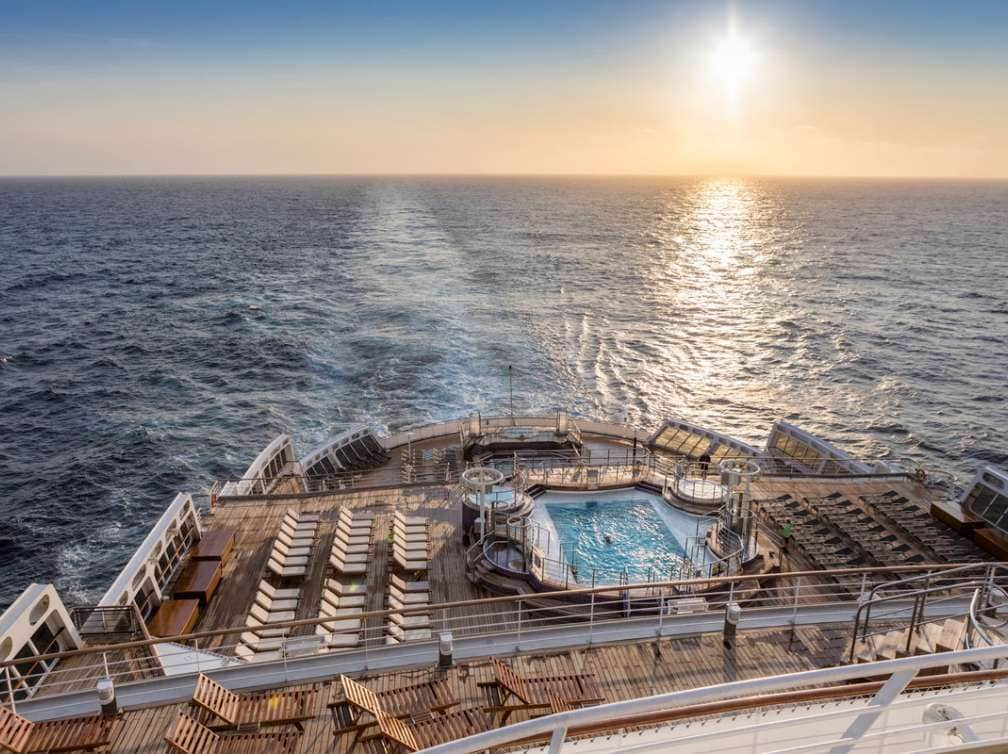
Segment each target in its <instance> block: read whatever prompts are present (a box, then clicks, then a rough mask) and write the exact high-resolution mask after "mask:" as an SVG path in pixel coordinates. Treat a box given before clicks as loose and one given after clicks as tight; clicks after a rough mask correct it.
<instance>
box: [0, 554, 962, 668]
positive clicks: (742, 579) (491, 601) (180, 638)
mask: <svg viewBox="0 0 1008 754" xmlns="http://www.w3.org/2000/svg"><path fill="white" fill-rule="evenodd" d="M961 567H962V566H961V565H960V564H954V565H953V564H950V565H943V564H931V565H928V564H923V565H921V564H914V565H900V566H885V567H871V566H864V567H856V568H838V569H833V570H829V571H823V570H811V571H791V572H788V573H782V574H773V578H774V579H776V580H777V581H794V582H798V583H801V580H802V579H804V578H809V577H812V578H829V577H834V578H835V577H838V576H855V575H856V576H862V575H864V576H865V577H866V576H867V575H870V574H877V575H879V576H882V575H885V574H892V573H909V572H920V571H922V570H930V571H931V572H932V573H933V574H938V575H943V574H944V573H946V572H948V571H954V570H957V569H959V568H961ZM766 578H768V575H767V574H763V573H759V574H736V575H734V576H708V577H701V578H695V579H678V580H667V581H652V582H641V583H633V584H626V585H623V586H620V587H619V588H618V589H619V591H625V592H628V593H629V592H635V591H636V592H640V593H642V594H645V595H646V594H647V593H648V591H649V590H651V591H653V590H654V589H656V588H668V589H670V590H671V589H676V590H680V591H686V590H690V589H695V588H697V587H701V586H706V587H707V588H714V587H716V586H718V585H725V586H726V587H728V586H730V585H736V587H737V585H739V584H745V583H749V582H758V581H759V580H760V579H766ZM615 591H617V588H616V587H614V586H613V585H611V584H607V585H601V586H595V587H578V588H575V589H561V590H554V591H549V592H538V593H536V594H535V595H529V594H512V595H503V596H499V597H488V598H484V599H477V600H458V601H454V602H440V603H435V604H432V605H418V606H404V607H402V608H396V609H387V610H373V611H368V612H364V613H362V614H361V615H360V616H359V617H360V618H361V620H362V621H364V620H367V619H386V618H388V617H389V616H390V615H392V614H395V613H400V614H403V615H407V614H420V613H425V612H430V611H431V610H432V609H436V610H449V609H460V608H474V609H480V608H483V607H487V606H490V605H504V604H509V603H520V602H529V601H530V600H553V599H568V598H571V597H574V598H579V597H580V598H590V597H591V595H593V594H594V595H602V596H606V595H612V594H613V593H614V592H615ZM570 601H571V603H572V604H576V603H575V601H574V600H570ZM849 601H850V600H849V599H848V600H843V602H849ZM331 622H332V618H326V617H316V618H304V619H301V620H295V621H287V622H283V623H279V622H278V623H272V624H270V627H271V628H276V629H293V628H300V627H306V626H309V627H314V626H317V625H320V624H322V623H331ZM248 630H249V629H248V627H247V626H233V627H229V628H221V629H216V630H213V631H200V632H194V633H190V634H180V635H177V636H166V637H160V638H156V639H148V640H142V641H134V642H124V643H120V644H111V645H102V646H94V647H84V648H81V649H75V650H70V651H67V652H57V653H52V654H48V655H38V656H37V657H34V658H33V659H34V660H39V659H44V660H48V659H54V658H59V659H62V658H66V657H73V656H81V655H87V654H100V653H102V652H108V651H113V650H116V649H134V648H140V647H147V646H151V645H154V644H158V643H162V642H165V641H172V642H176V643H181V642H184V641H189V640H194V639H195V640H202V639H210V638H215V637H223V636H232V635H237V634H241V633H244V632H246V631H248ZM19 662H23V660H16V659H10V660H5V661H0V668H4V667H7V666H12V665H15V664H17V663H19Z"/></svg>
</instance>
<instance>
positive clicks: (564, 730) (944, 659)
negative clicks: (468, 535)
mask: <svg viewBox="0 0 1008 754" xmlns="http://www.w3.org/2000/svg"><path fill="white" fill-rule="evenodd" d="M1004 657H1008V644H1005V645H999V646H994V647H984V648H980V649H965V650H960V651H957V652H943V653H941V654H938V655H919V656H915V657H904V658H901V659H897V660H884V661H881V662H874V663H865V664H859V665H840V666H837V667H832V668H823V669H819V670H807V671H804V672H800V673H790V674H786V675H777V676H769V677H765V678H755V679H750V680H745V681H735V682H733V683H725V684H720V685H716V686H706V687H702V688H698V689H689V690H686V691H674V692H671V693H667V694H658V695H655V696H650V697H643V698H639V699H631V700H627V701H622V702H614V703H611V704H604V705H600V706H597V707H584V708H582V709H577V710H572V711H570V712H561V713H557V714H552V715H545V716H543V717H537V718H532V719H531V720H526V721H524V722H520V723H515V724H514V725H509V726H506V727H503V728H498V729H496V730H492V731H488V732H485V733H479V734H476V735H474V736H469V737H467V738H462V739H458V740H456V741H452V742H449V743H446V744H441V745H439V746H433V747H431V748H429V749H426V750H425V752H426V754H475V752H480V751H484V750H490V749H497V748H500V747H506V746H509V745H511V744H517V743H519V742H526V741H539V740H542V739H547V738H548V739H549V741H550V747H549V751H550V752H551V754H556V752H559V751H560V750H561V749H562V747H563V743H564V741H565V739H566V738H567V735H568V732H569V731H572V729H573V732H577V731H578V730H579V729H583V728H587V727H589V726H597V725H603V724H608V725H609V726H610V727H623V725H624V723H623V721H625V720H627V719H628V718H631V719H632V718H635V717H639V716H642V715H647V714H652V713H653V714H658V713H662V712H664V711H667V710H674V709H678V708H680V707H684V706H688V705H693V704H698V703H703V702H710V701H715V700H724V699H729V698H731V697H733V696H741V695H748V696H755V695H764V694H769V693H771V692H777V691H781V690H783V689H799V688H802V687H811V686H818V685H823V684H839V683H843V682H845V681H850V680H855V679H862V678H865V677H878V676H889V680H888V681H886V682H885V683H883V684H882V686H881V688H880V689H879V691H878V693H877V694H876V695H875V696H874V697H873V698H872V700H871V701H870V702H868V706H871V707H874V708H881V709H882V710H884V709H885V708H886V707H888V706H889V705H891V704H893V703H894V702H895V700H897V699H899V697H900V694H901V693H902V692H903V691H904V690H905V689H906V688H907V686H908V685H909V684H910V683H911V682H912V681H913V679H914V677H915V676H916V675H917V674H918V673H919V672H920V671H922V670H928V669H930V668H935V667H946V666H950V665H966V664H968V663H976V662H984V661H992V660H999V659H1002V658H1004ZM873 721H874V720H872V721H871V722H873ZM778 724H779V723H778ZM869 725H870V722H869V723H868V725H865V726H860V727H859V728H858V730H857V731H856V732H852V733H851V734H850V738H846V737H845V739H844V740H847V741H851V740H856V739H857V738H859V737H860V736H862V735H864V734H865V733H866V732H867V730H868V729H869Z"/></svg>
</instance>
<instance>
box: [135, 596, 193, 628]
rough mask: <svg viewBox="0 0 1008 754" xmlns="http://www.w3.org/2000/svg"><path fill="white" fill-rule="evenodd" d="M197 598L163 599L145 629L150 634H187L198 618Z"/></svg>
mask: <svg viewBox="0 0 1008 754" xmlns="http://www.w3.org/2000/svg"><path fill="white" fill-rule="evenodd" d="M199 606H200V603H199V600H165V601H164V602H162V603H161V607H159V608H158V609H157V612H156V613H154V617H153V618H151V622H150V623H149V624H148V625H147V631H148V632H149V633H150V635H151V636H158V637H162V636H178V635H179V634H188V633H190V632H191V631H192V630H193V628H194V627H195V626H196V620H197V618H199Z"/></svg>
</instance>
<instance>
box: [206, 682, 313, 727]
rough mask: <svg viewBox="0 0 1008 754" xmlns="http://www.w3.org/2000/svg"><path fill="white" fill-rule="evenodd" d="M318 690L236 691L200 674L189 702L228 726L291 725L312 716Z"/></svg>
mask: <svg viewBox="0 0 1008 754" xmlns="http://www.w3.org/2000/svg"><path fill="white" fill-rule="evenodd" d="M318 700H319V689H318V686H311V687H310V688H307V689H275V690H268V691H255V692H251V693H247V694H236V693H234V692H233V691H229V690H228V689H226V688H224V687H223V686H221V685H220V684H219V683H217V682H216V681H214V680H213V679H212V678H210V677H208V676H205V675H203V674H202V673H200V674H199V676H198V677H197V679H196V691H195V692H194V693H193V698H192V703H193V704H194V705H196V706H197V707H200V708H201V709H204V710H206V711H207V712H209V713H211V714H213V715H215V716H216V717H218V718H220V719H221V720H223V721H224V722H225V723H226V724H227V726H228V727H230V728H237V727H238V726H240V725H260V726H266V725H293V726H295V727H296V728H297V729H298V730H299V731H302V732H304V726H303V725H302V723H303V722H304V721H306V720H311V719H312V718H313V717H315V715H316V712H317V709H318Z"/></svg>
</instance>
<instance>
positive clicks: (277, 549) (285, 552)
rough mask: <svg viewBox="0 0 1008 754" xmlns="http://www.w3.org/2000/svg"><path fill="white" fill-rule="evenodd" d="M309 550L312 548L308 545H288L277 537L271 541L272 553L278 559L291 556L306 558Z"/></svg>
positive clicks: (288, 558) (286, 558) (285, 558)
mask: <svg viewBox="0 0 1008 754" xmlns="http://www.w3.org/2000/svg"><path fill="white" fill-rule="evenodd" d="M311 551H312V548H311V547H310V546H305V547H288V546H287V545H285V544H284V543H283V542H281V541H280V540H279V539H277V540H274V542H273V554H274V555H277V556H278V557H277V559H278V560H290V559H291V558H304V559H305V560H307V559H308V556H309V555H310V554H311Z"/></svg>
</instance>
